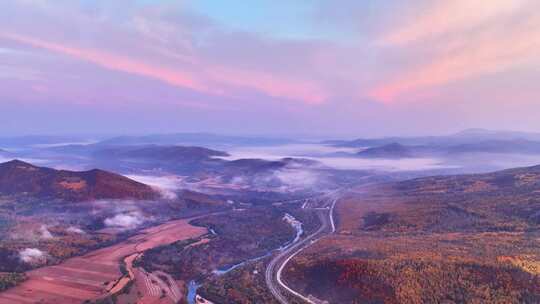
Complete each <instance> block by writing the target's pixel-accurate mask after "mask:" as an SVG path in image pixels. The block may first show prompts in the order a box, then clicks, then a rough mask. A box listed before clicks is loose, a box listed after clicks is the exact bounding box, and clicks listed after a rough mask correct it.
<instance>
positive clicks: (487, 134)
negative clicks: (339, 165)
mask: <svg viewBox="0 0 540 304" xmlns="http://www.w3.org/2000/svg"><path fill="white" fill-rule="evenodd" d="M519 140H524V141H539V142H540V133H527V132H514V131H490V130H484V129H467V130H463V131H461V132H458V133H455V134H450V135H441V136H416V137H414V136H413V137H396V136H394V137H381V138H357V139H353V140H329V141H324V142H322V143H323V144H326V145H331V146H337V147H349V148H369V147H375V146H382V145H388V144H392V143H399V144H401V145H430V146H434V145H436V146H451V145H461V144H476V143H478V142H481V141H519Z"/></svg>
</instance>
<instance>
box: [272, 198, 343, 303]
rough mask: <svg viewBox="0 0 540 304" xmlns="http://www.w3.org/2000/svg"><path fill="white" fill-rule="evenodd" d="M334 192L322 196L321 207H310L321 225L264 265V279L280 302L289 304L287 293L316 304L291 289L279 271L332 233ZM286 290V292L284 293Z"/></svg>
mask: <svg viewBox="0 0 540 304" xmlns="http://www.w3.org/2000/svg"><path fill="white" fill-rule="evenodd" d="M334 194H335V193H332V194H329V195H325V196H324V198H323V199H324V200H325V202H324V205H326V206H323V208H312V209H314V210H315V212H317V215H318V216H319V219H320V221H321V226H320V227H319V229H318V230H317V231H315V232H314V233H313V234H311V235H309V236H308V237H306V238H304V239H302V240H299V241H298V242H296V243H293V244H291V245H289V246H288V247H286V248H285V249H284V250H282V251H281V252H279V253H278V254H277V255H276V256H275V257H274V258H273V259H272V260H271V261H270V262H269V263H268V266H267V267H266V272H265V279H266V285H267V286H268V289H269V290H270V292H271V293H272V295H273V296H274V297H275V298H276V300H278V302H279V303H281V304H289V300H288V299H287V296H286V295H285V294H286V293H288V294H289V295H290V296H293V297H295V298H298V299H301V300H303V301H304V302H307V303H310V304H318V303H317V302H316V300H314V299H310V298H308V297H306V296H304V295H302V294H300V293H299V292H297V291H295V290H293V289H292V288H290V287H289V286H287V285H286V284H285V283H284V282H283V281H282V279H281V273H282V271H283V269H284V268H285V266H286V265H287V263H288V262H289V261H290V260H291V259H292V258H293V257H294V256H296V255H297V254H298V253H300V252H301V251H302V250H304V249H305V248H307V247H309V246H310V245H311V244H313V243H315V242H316V241H318V240H319V239H320V238H321V237H323V236H325V235H327V234H331V233H334V232H335V231H336V227H335V224H334V218H333V213H334V207H335V205H336V202H337V200H338V199H337V198H335V197H334ZM284 291H286V293H284Z"/></svg>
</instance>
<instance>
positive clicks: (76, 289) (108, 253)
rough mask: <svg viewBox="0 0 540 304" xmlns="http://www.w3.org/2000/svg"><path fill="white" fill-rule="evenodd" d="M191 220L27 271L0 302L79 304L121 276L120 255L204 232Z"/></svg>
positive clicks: (178, 221) (144, 231) (167, 224)
mask: <svg viewBox="0 0 540 304" xmlns="http://www.w3.org/2000/svg"><path fill="white" fill-rule="evenodd" d="M190 220H191V219H184V220H176V221H171V222H168V223H165V224H162V225H159V226H156V227H152V228H148V229H145V230H143V231H141V232H140V233H139V234H137V235H135V236H133V237H131V238H129V239H128V240H126V241H124V242H122V243H119V244H116V245H114V246H110V247H106V248H102V249H99V250H96V251H93V252H90V253H88V254H86V255H84V256H81V257H75V258H71V259H68V260H66V261H64V262H63V263H61V264H59V265H55V266H47V267H43V268H39V269H36V270H33V271H29V272H28V273H27V274H28V277H29V279H28V280H27V281H26V282H24V283H22V284H21V285H19V286H17V287H15V288H12V289H9V290H7V291H5V292H3V293H0V304H17V303H51V304H53V303H55V304H56V303H66V304H69V303H77V304H80V303H81V302H83V301H84V300H87V299H95V298H97V297H99V296H101V295H104V294H105V293H106V292H107V290H108V289H110V288H111V287H112V286H110V285H111V284H107V283H110V282H114V281H116V280H117V279H118V278H120V277H121V276H122V274H121V273H120V270H119V264H120V262H121V260H122V258H123V257H125V256H127V255H130V254H134V253H136V252H141V251H144V250H147V249H150V248H153V247H156V246H160V245H166V244H170V243H173V242H175V241H178V240H183V239H188V238H191V237H198V236H200V235H203V234H205V233H207V230H206V228H202V227H195V226H191V225H190V224H189V223H188V222H189V221H190Z"/></svg>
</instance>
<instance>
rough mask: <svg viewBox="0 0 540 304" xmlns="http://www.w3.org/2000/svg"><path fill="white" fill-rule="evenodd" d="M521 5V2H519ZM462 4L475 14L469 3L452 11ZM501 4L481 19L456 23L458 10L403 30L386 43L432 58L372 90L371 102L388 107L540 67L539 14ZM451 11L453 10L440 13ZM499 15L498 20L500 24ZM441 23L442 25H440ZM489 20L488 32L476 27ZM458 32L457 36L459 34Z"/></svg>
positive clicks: (466, 16) (463, 17)
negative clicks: (475, 79) (446, 87)
mask: <svg viewBox="0 0 540 304" xmlns="http://www.w3.org/2000/svg"><path fill="white" fill-rule="evenodd" d="M518 2H520V1H516V3H518ZM458 3H461V5H462V6H461V7H460V8H461V9H462V10H464V9H465V8H470V9H472V7H471V5H472V4H465V3H464V2H456V3H452V7H454V6H456V5H457V4H458ZM491 4H492V3H489V5H491ZM496 4H500V5H501V6H500V7H496V8H498V9H494V8H491V10H488V11H487V12H484V13H480V14H478V20H477V19H474V18H473V15H472V14H470V13H468V12H467V11H464V14H462V15H460V16H459V18H458V17H455V18H457V19H455V18H454V19H453V17H452V14H455V13H456V10H457V8H455V7H454V9H448V10H446V11H444V10H438V11H436V12H433V14H434V15H433V16H431V15H430V16H427V17H425V18H424V19H420V20H418V21H417V22H415V23H413V24H412V25H411V26H410V27H409V29H405V30H400V31H398V32H397V33H396V34H394V35H391V36H389V37H391V38H390V39H387V40H386V42H387V43H390V44H394V45H395V47H397V48H399V47H401V44H402V43H408V44H407V47H408V48H412V49H415V50H418V51H419V53H426V54H429V55H428V56H427V57H428V58H427V59H426V60H422V61H424V62H425V63H418V64H416V65H413V67H412V68H408V69H404V70H399V69H398V70H397V71H396V72H395V73H393V75H395V76H393V77H391V78H389V79H387V80H385V81H383V82H382V83H381V84H380V85H378V86H376V87H375V88H373V89H372V90H371V91H370V92H369V96H371V97H373V98H375V99H377V100H380V101H383V102H396V101H399V100H400V99H401V97H405V98H406V99H407V97H411V96H419V95H423V94H419V91H422V90H424V91H425V90H428V89H430V88H432V87H437V86H444V85H448V84H452V83H455V82H459V81H464V80H466V79H469V78H473V77H481V76H484V75H491V74H495V73H500V72H504V71H506V70H509V69H512V68H519V67H525V66H530V65H537V64H538V63H539V62H540V55H539V54H540V14H538V13H533V14H529V11H528V10H527V9H525V7H522V9H521V10H520V11H516V8H515V7H514V5H513V4H512V3H510V2H509V1H502V0H501V1H496V2H494V3H493V5H496ZM448 5H450V4H445V5H441V6H440V7H446V6H448ZM476 5H477V6H478V5H479V4H476ZM473 6H474V5H473ZM440 7H439V8H440ZM511 8H512V9H511ZM510 12H513V13H514V14H513V15H512V14H510ZM497 14H498V15H499V17H500V18H499V19H496V18H495V16H496V15H497ZM434 16H435V17H434ZM445 16H446V17H445ZM502 16H505V17H504V18H503V17H502ZM517 16H520V17H521V18H520V19H521V20H519V22H510V21H509V20H508V19H505V18H506V17H509V18H510V19H512V18H513V19H512V20H515V18H516V17H517ZM488 17H489V18H488ZM494 18H495V19H494ZM501 18H502V19H501ZM438 19H442V21H437V20H438ZM488 19H489V20H490V21H491V22H492V23H488V24H489V26H485V27H480V28H478V27H477V26H478V25H479V24H481V23H482V22H484V21H486V20H488ZM449 20H453V21H455V22H453V21H449ZM457 21H462V22H464V23H466V24H460V23H459V22H457ZM486 22H487V21H486ZM430 23H433V24H432V27H429V26H428V25H429V24H430ZM467 26H468V27H467ZM465 29H468V31H467V30H465ZM454 30H458V31H457V32H455V33H454V32H453V31H454ZM426 40H427V41H426ZM420 51H422V52H420ZM428 95H429V94H428ZM409 99H410V98H409Z"/></svg>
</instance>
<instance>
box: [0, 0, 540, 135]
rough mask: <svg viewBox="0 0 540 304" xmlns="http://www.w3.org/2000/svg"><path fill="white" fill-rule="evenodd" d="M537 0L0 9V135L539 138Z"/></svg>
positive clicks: (158, 0)
mask: <svg viewBox="0 0 540 304" xmlns="http://www.w3.org/2000/svg"><path fill="white" fill-rule="evenodd" d="M539 76H540V2H539V1H536V0H491V1H483V0H454V1H435V0H434V1H428V0H411V1H386V0H377V1H367V0H365V1H364V0H341V1H323V0H304V1H302V0H287V1H277V0H273V1H270V0H253V1H240V0H229V1H215V0H213V1H211V0H176V1H173V0H131V1H128V0H115V1H108V0H50V1H47V0H3V1H1V2H0V135H23V134H74V133H101V134H144V133H172V132H214V133H221V134H264V135H290V136H293V135H298V134H311V135H327V136H373V137H374V136H381V135H425V134H443V133H451V132H455V131H459V130H462V129H467V128H477V127H481V128H488V129H512V130H522V131H540V119H538V114H539V113H540V101H539V100H538V96H539V94H538V93H540V86H538V85H537V81H538V79H539Z"/></svg>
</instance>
